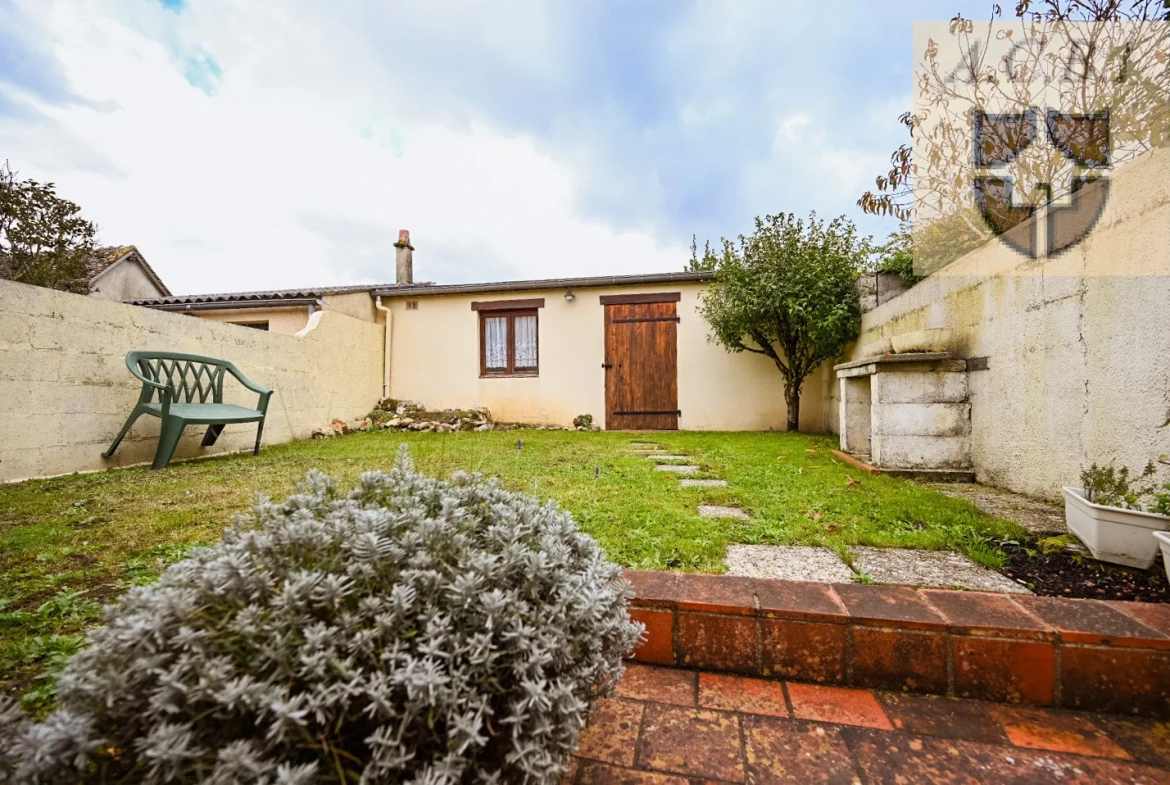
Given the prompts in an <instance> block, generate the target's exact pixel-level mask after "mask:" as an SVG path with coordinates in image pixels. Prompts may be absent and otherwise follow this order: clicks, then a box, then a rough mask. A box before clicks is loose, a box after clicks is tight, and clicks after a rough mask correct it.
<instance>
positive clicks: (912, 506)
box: [0, 430, 1023, 706]
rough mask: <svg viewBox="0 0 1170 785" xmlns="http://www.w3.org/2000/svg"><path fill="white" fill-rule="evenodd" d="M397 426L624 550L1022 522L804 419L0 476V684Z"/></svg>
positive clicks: (967, 534)
mask: <svg viewBox="0 0 1170 785" xmlns="http://www.w3.org/2000/svg"><path fill="white" fill-rule="evenodd" d="M517 440H523V448H522V449H517V447H516V444H517ZM635 441H653V442H656V443H658V444H660V445H662V446H663V447H664V448H666V449H667V450H668V451H670V452H672V453H684V454H687V455H691V456H693V457H694V461H693V462H694V463H697V464H699V465H700V466H702V467H703V474H701V475H699V476H703V477H718V478H722V479H725V480H727V481H728V483H729V486H728V487H726V488H682V487H679V485H678V483H677V481H675V480H674V479H672V478H671V477H670V476H669V475H668V474H667V473H664V472H657V471H654V468H653V466H654V465H653V463H652V462H650V461H648V460H646V459H644V458H642V457H639V456H638V455H637V454H636V453H634V452H633V451H632V450H631V449H630V446H629V445H630V443H631V442H635ZM403 443H405V444H408V445H409V446H410V451H411V455H412V457H413V459H414V461H415V464H416V467H417V468H418V469H420V470H421V471H423V472H426V473H428V474H432V475H436V476H439V477H447V476H449V475H450V474H451V473H452V472H453V471H456V470H458V469H465V470H473V471H478V472H482V473H484V474H486V475H492V476H498V477H499V478H500V481H501V483H502V484H503V485H504V486H506V487H507V488H509V489H513V490H518V491H524V492H526V493H534V494H536V495H537V496H539V497H541V498H549V499H555V500H557V501H558V502H560V503H561V504H562V505H564V506H565V507H566V508H568V509H569V510H570V511H572V512H573V514H574V515H575V516H576V518H577V521H578V522H579V524H580V525H581V527H582V529H584V530H585V531H586V532H588V533H589V534H591V535H592V536H593V537H595V538H596V539H597V540H598V541H599V542H600V543H601V544H602V546H603V547H604V548H605V549H606V551H607V553H608V554H609V557H610V558H611V559H613V560H614V561H616V562H618V563H620V564H622V565H625V566H628V567H637V568H644V569H664V570H696V571H702V572H719V571H721V570H722V569H723V567H722V559H723V553H724V549H725V546H726V545H727V543H735V542H739V543H772V544H806V545H828V546H831V547H834V548H837V549H838V550H839V551H842V552H844V549H845V548H846V547H847V546H849V545H853V544H860V545H897V546H903V547H913V548H932V549H939V548H942V549H951V550H957V551H962V552H966V553H968V554H970V555H972V556H973V557H975V558H976V559H977V560H979V561H981V562H984V563H989V564H991V565H995V564H996V562H997V561H998V560H999V559H1001V558H1002V555H1001V554H999V553H998V552H997V551H996V550H995V549H994V543H995V542H997V541H999V540H1002V539H1013V538H1016V537H1019V536H1022V535H1023V532H1022V531H1021V530H1020V529H1018V528H1017V527H1016V526H1015V525H1014V524H1012V523H1009V522H1007V521H1003V520H998V519H995V518H990V517H988V516H987V515H984V514H983V513H981V512H979V511H978V510H976V509H975V507H973V506H972V505H971V504H969V503H968V502H965V501H962V500H958V499H952V498H950V497H947V496H944V495H942V494H939V493H937V492H935V491H932V490H929V489H926V488H922V487H920V486H918V485H915V484H914V483H911V482H907V481H904V480H898V479H893V478H889V477H871V476H869V475H867V474H864V473H862V472H860V471H857V470H855V469H852V468H850V467H848V466H845V465H843V464H841V463H840V462H839V461H836V460H835V459H834V458H833V457H832V456H831V455H830V453H829V449H830V448H831V447H834V446H836V441H835V440H834V439H830V438H824V437H815V436H807V435H804V434H786V433H688V432H672V433H654V434H646V435H633V434H629V433H620V432H595V433H581V432H575V431H568V432H566V431H537V430H532V431H497V432H486V433H450V434H432V433H424V434H415V433H409V434H402V433H392V432H380V433H370V434H366V433H360V434H354V435H351V436H346V437H343V438H338V439H330V440H325V441H314V442H298V443H292V444H285V445H279V446H276V447H268V448H265V449H264V451H263V452H262V453H261V455H260V456H259V457H258V458H254V457H252V456H251V455H247V456H229V457H223V458H214V459H210V460H205V461H195V462H189V463H184V464H176V465H174V466H172V467H170V468H169V469H166V470H164V471H161V472H150V471H148V470H146V469H126V470H118V471H110V472H102V473H98V474H88V475H74V476H70V477H63V478H57V479H50V480H34V481H30V482H26V483H21V484H18V485H8V486H0V689H3V691H5V692H9V693H12V692H18V693H22V694H25V695H26V696H27V701H26V702H27V703H29V704H30V705H32V706H36V705H37V704H38V703H43V702H45V701H47V700H48V699H49V698H50V697H51V690H52V686H51V679H44V680H40V681H38V680H37V678H36V677H37V674H39V673H42V672H48V673H51V672H52V671H53V670H54V665H55V664H58V663H60V662H61V661H62V660H63V659H64V658H65V657H66V656H67V655H68V654H69V653H71V652H72V651H73V650H75V649H76V647H77V646H78V645H79V643H80V637H79V635H80V633H82V632H83V630H84V628H85V627H86V626H88V625H90V624H92V623H93V622H94V620H95V619H96V618H97V614H98V609H99V607H100V604H101V603H102V602H105V601H108V600H110V599H111V598H113V597H114V596H116V595H117V594H119V593H120V592H121V591H123V590H124V589H125V587H126V586H127V585H129V584H132V583H135V582H143V581H150V580H153V579H154V578H155V577H156V576H157V575H158V573H159V571H160V570H161V569H162V568H163V567H164V566H165V565H166V564H168V563H170V562H172V561H175V560H177V559H178V558H180V557H181V556H182V554H183V553H184V552H185V551H186V549H187V548H189V547H190V546H191V545H192V544H194V543H199V542H208V541H211V540H214V539H216V538H217V537H218V536H219V534H220V532H221V531H222V529H223V527H224V526H225V525H226V524H228V523H229V522H230V521H231V520H232V517H233V516H234V515H235V514H236V513H238V512H241V511H244V510H246V509H247V508H248V506H249V503H250V500H251V499H252V498H253V497H255V496H256V495H257V494H267V495H270V496H272V497H275V498H282V497H283V496H285V495H287V494H288V493H289V491H290V490H292V488H293V485H294V483H295V482H296V481H297V480H299V479H301V478H302V477H303V476H304V475H305V473H306V472H307V471H308V470H309V469H311V468H318V469H321V470H322V471H324V472H326V473H327V474H329V475H331V476H333V477H335V478H337V479H339V480H340V481H341V482H342V483H343V484H344V483H352V482H353V481H355V480H356V479H357V477H358V475H359V474H361V472H363V471H366V470H369V469H383V468H388V467H389V466H390V465H391V464H392V463H393V461H394V457H395V454H396V452H397V448H398V445H400V444H403ZM598 468H600V472H599V471H598ZM700 502H710V503H715V504H730V505H735V506H739V507H742V508H743V509H744V510H746V511H747V512H749V513H750V515H751V519H750V520H746V521H744V520H733V519H714V520H712V519H703V518H699V517H698V515H697V513H696V507H697V505H698V504H699V503H700Z"/></svg>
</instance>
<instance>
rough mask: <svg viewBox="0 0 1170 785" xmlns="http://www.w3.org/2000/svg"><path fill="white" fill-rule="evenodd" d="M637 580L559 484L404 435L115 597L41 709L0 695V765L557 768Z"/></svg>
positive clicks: (594, 693) (326, 779)
mask: <svg viewBox="0 0 1170 785" xmlns="http://www.w3.org/2000/svg"><path fill="white" fill-rule="evenodd" d="M627 595H628V586H627V585H626V584H625V583H624V582H623V581H622V580H621V579H620V573H619V570H618V568H617V567H616V566H614V565H613V564H611V563H609V562H607V561H606V560H605V558H604V556H603V554H602V552H601V551H600V549H599V548H598V547H597V545H596V544H595V543H594V542H593V540H592V539H590V538H589V537H587V536H585V535H584V534H581V533H580V532H578V531H577V529H576V526H575V525H574V523H573V520H572V518H571V516H570V515H569V514H568V513H566V512H562V511H561V510H559V509H558V508H557V507H556V506H555V505H554V504H552V503H548V504H545V505H543V506H542V505H541V504H540V503H539V502H537V501H536V500H535V499H532V498H530V497H527V496H523V495H521V494H516V493H511V492H508V491H504V490H502V489H500V488H499V487H497V486H496V484H495V482H494V481H485V480H484V479H483V478H481V477H479V476H478V475H467V474H462V473H459V474H456V475H455V476H454V477H453V478H452V480H451V481H450V482H441V481H438V480H434V479H429V478H426V477H423V476H421V475H419V474H416V473H415V472H414V471H413V470H412V468H411V466H410V463H409V460H408V459H407V458H406V456H405V453H403V454H402V456H401V457H400V459H399V462H398V464H397V465H396V466H395V468H394V469H393V470H392V471H390V472H389V473H374V472H371V473H367V474H365V475H363V476H362V478H361V481H360V484H359V485H358V487H357V488H356V489H354V490H353V491H351V492H349V493H348V494H341V493H339V492H338V490H337V489H336V487H335V486H334V484H333V483H332V481H330V480H329V479H328V478H326V477H325V476H324V475H322V474H320V473H318V472H310V474H309V476H308V478H307V479H306V480H305V481H304V482H303V483H302V484H301V485H299V486H298V492H297V493H296V494H294V495H293V496H291V497H290V498H289V499H288V500H287V501H286V502H284V503H283V504H275V503H273V502H270V501H267V500H263V499H262V500H260V501H259V502H257V504H256V506H255V508H254V510H253V512H252V515H251V516H250V517H247V518H242V519H241V520H239V521H237V524H236V525H235V526H233V527H232V528H230V529H229V530H228V531H227V532H226V533H225V534H224V537H223V540H222V541H221V542H220V543H218V544H216V545H214V546H211V547H208V548H202V549H198V550H196V551H194V552H192V554H191V556H190V557H189V558H188V559H186V560H184V561H181V562H179V563H177V564H174V565H172V566H171V567H169V568H168V569H167V571H166V572H165V573H164V574H163V575H162V577H161V578H160V579H159V581H158V583H156V584H154V585H150V586H141V587H136V588H133V589H131V590H130V592H129V593H128V594H127V595H126V596H125V597H123V598H122V599H121V600H120V601H119V602H118V603H117V604H115V605H113V606H111V607H109V608H107V610H106V612H105V624H104V626H102V627H99V628H97V629H96V630H94V631H93V632H92V633H91V634H90V635H89V640H88V647H87V648H86V649H84V650H83V651H81V652H80V653H78V654H77V655H75V656H74V657H73V658H72V660H71V661H70V662H69V664H68V665H67V666H66V667H65V669H64V670H63V671H62V673H61V674H60V676H59V677H58V682H57V684H58V696H59V708H58V710H57V711H56V712H55V713H54V714H52V715H51V716H50V717H49V718H48V719H47V720H46V721H45V722H43V723H40V724H36V725H32V724H29V723H27V722H26V721H24V720H23V719H22V718H21V717H20V716H19V715H17V714H16V713H15V712H14V711H13V709H12V706H11V705H5V704H3V703H2V702H0V779H2V778H3V777H2V773H3V771H4V767H5V766H8V768H9V770H10V771H11V770H12V769H13V768H14V767H15V769H16V774H15V777H14V779H15V781H17V782H29V783H32V782H38V783H39V782H46V783H56V782H61V783H65V782H71V783H72V782H142V783H171V782H174V783H181V782H207V783H234V782H268V783H273V784H274V785H276V784H277V783H283V784H285V785H291V783H341V782H345V783H354V782H359V781H360V782H363V783H364V782H370V783H373V782H409V783H418V784H419V785H422V783H427V785H438V784H439V783H452V784H454V783H470V782H485V783H487V782H492V783H505V782H508V783H511V782H532V783H552V782H556V781H557V779H558V778H559V777H560V776H561V775H562V773H563V772H564V771H565V769H566V765H567V763H568V758H569V755H570V753H571V752H572V749H573V747H574V744H575V743H576V739H577V734H578V732H579V730H580V728H581V727H582V725H583V723H584V718H585V714H586V711H587V710H588V708H589V707H590V705H591V704H592V702H593V701H594V700H595V699H596V698H598V697H599V696H601V695H604V694H607V693H608V692H609V691H610V690H611V689H612V687H613V685H614V684H615V682H616V680H617V679H618V677H619V676H620V674H621V670H622V657H623V655H625V654H627V653H628V652H629V651H630V650H631V649H632V647H633V645H634V643H635V642H636V640H637V638H638V636H639V634H640V633H641V626H640V625H637V624H634V623H632V622H630V621H629V618H628V617H627V614H626V604H627ZM5 756H7V757H5Z"/></svg>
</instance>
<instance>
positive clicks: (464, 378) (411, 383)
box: [384, 283, 835, 431]
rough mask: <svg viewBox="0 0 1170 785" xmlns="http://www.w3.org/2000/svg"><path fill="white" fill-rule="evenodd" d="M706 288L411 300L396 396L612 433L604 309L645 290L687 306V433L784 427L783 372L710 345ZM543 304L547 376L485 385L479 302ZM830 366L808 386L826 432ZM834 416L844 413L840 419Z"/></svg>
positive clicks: (401, 324) (682, 387)
mask: <svg viewBox="0 0 1170 785" xmlns="http://www.w3.org/2000/svg"><path fill="white" fill-rule="evenodd" d="M703 286H704V285H703V284H696V283H684V284H665V285H656V286H643V287H623V288H620V289H616V288H615V289H608V288H596V289H594V288H590V289H580V290H578V291H576V299H575V301H574V302H571V303H570V302H566V301H565V299H564V296H563V295H564V292H563V291H561V290H551V291H528V292H506V293H501V294H496V295H491V294H474V295H447V296H430V297H418V298H412V299H417V302H418V310H413V311H408V310H406V304H405V302H404V300H402V299H398V298H395V299H392V300H385V301H384V304H387V305H388V306H389V307H390V308H391V309H392V329H391V335H392V339H391V341H392V343H391V361H390V368H391V374H390V394H391V396H393V397H395V398H401V399H408V400H415V401H419V402H421V403H424V404H426V405H427V406H429V407H434V408H447V407H451V408H466V407H472V406H487V407H488V408H489V409H491V411H492V414H493V415H494V416H495V417H496V418H497V419H499V420H501V421H518V422H532V423H547V424H563V425H567V424H569V423H571V422H572V420H573V418H574V417H575V416H576V415H579V414H592V415H593V417H594V421H595V422H598V423H600V424H602V425H603V426H604V415H605V371H604V370H603V369H602V367H601V364H602V362H604V356H605V335H604V307H603V306H602V305H601V304H600V301H599V297H600V296H601V295H606V294H632V293H637V292H681V295H682V300H681V301H680V302H679V304H678V313H679V316H680V317H681V322H680V323H679V326H678V403H679V408H680V409H681V410H682V416H681V417H680V418H679V427H680V428H682V429H685V430H767V429H770V428H771V429H783V428H784V426H785V420H786V416H787V415H786V411H787V410H786V407H785V405H784V395H783V385H782V378H781V376H780V372H779V371H778V370H777V369H776V366H775V365H774V364H773V363H772V361H771V360H769V359H767V358H765V357H762V356H760V355H755V354H746V353H744V354H731V353H729V352H727V351H725V350H724V349H723V348H721V347H720V346H717V345H715V344H712V343H709V342H708V341H707V332H708V330H707V324H706V322H705V321H703V317H702V316H700V315H699V313H698V312H697V311H696V305H697V304H698V295H699V292H700V291H702V289H703ZM535 297H542V298H544V301H545V306H544V308H542V309H540V314H539V328H538V329H539V335H540V375H539V376H538V377H535V378H493V379H481V378H480V375H479V314H478V313H477V312H475V311H473V310H471V303H472V301H473V300H477V301H486V300H493V299H495V300H502V299H509V300H510V299H521V298H535ZM827 374H831V369H830V368H828V366H826V367H824V368H822V369H820V370H818V371H817V373H816V374H815V375H814V376H813V377H811V378H810V379H809V380H808V381H807V382H806V386H805V394H804V396H803V399H802V405H801V428H802V429H803V430H810V431H821V430H823V429H824V427H825V421H826V417H827V416H828V414H829V413H828V412H827V411H826V409H825V403H826V395H825V391H826V389H827V384H828V381H827V379H828V376H827ZM832 414H833V416H835V412H834V413H832Z"/></svg>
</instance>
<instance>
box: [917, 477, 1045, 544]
mask: <svg viewBox="0 0 1170 785" xmlns="http://www.w3.org/2000/svg"><path fill="white" fill-rule="evenodd" d="M922 485H923V486H924V487H926V488H930V489H931V490H935V491H938V492H939V493H942V494H946V495H947V496H951V497H954V498H956V499H966V500H967V501H969V502H971V503H972V504H974V505H975V506H976V507H978V508H979V509H980V511H982V512H984V513H987V514H988V515H991V516H994V517H996V518H1006V519H1007V520H1009V521H1015V522H1016V523H1018V524H1019V525H1020V526H1022V527H1024V528H1025V529H1027V530H1028V531H1030V532H1034V533H1036V534H1066V533H1067V532H1068V526H1066V525H1065V522H1064V508H1063V507H1061V506H1060V505H1057V504H1050V503H1048V502H1043V501H1039V500H1037V499H1033V498H1031V497H1029V496H1022V495H1021V494H1018V493H1012V492H1011V491H1005V490H1004V489H1003V488H992V487H991V486H988V485H977V484H974V483H964V482H956V483H951V482H924V483H922Z"/></svg>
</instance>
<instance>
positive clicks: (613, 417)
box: [603, 297, 679, 431]
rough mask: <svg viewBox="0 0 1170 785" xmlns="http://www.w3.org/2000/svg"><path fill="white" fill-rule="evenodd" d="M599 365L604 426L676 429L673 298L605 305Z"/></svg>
mask: <svg viewBox="0 0 1170 785" xmlns="http://www.w3.org/2000/svg"><path fill="white" fill-rule="evenodd" d="M605 299H611V300H617V299H618V297H613V298H605ZM603 302H604V300H603ZM605 365H606V371H605V427H606V428H607V429H609V430H660V431H666V430H669V431H675V430H678V417H679V411H678V312H677V308H676V303H675V302H634V303H623V302H616V303H615V302H611V303H609V304H606V305H605Z"/></svg>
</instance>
